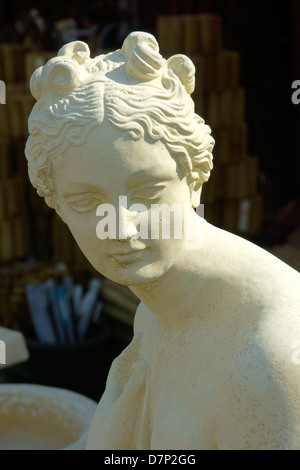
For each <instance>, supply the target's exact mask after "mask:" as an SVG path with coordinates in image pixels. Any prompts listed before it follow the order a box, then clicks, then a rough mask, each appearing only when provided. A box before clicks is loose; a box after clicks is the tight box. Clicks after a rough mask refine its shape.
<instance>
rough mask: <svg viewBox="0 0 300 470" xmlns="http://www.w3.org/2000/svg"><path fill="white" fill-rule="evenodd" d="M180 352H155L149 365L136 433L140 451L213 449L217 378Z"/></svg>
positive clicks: (186, 354) (203, 366) (200, 363)
mask: <svg viewBox="0 0 300 470" xmlns="http://www.w3.org/2000/svg"><path fill="white" fill-rule="evenodd" d="M179 349H180V347H179ZM184 349H185V348H183V350H184ZM183 350H182V353H183V354H182V355H181V354H179V353H178V348H177V349H176V353H173V354H172V353H171V351H172V348H171V351H170V354H169V353H168V351H164V352H162V353H161V354H160V353H159V352H158V353H157V355H155V356H153V357H155V359H153V360H150V362H149V373H148V376H147V385H146V387H145V395H144V405H143V411H142V413H141V420H140V421H139V426H138V428H137V429H138V432H137V434H136V436H137V443H136V445H137V447H139V448H141V449H152V450H162V449H169V450H172V449H174V450H176V449H186V450H193V449H202V450H210V449H214V448H215V441H214V437H213V436H214V435H215V429H214V416H215V411H216V403H217V398H215V395H216V381H217V375H216V373H215V372H214V370H213V369H211V368H209V369H208V368H207V367H205V365H204V364H203V362H201V361H197V359H196V358H195V357H193V358H192V357H188V356H189V353H188V352H187V351H186V352H185V353H184V351H183Z"/></svg>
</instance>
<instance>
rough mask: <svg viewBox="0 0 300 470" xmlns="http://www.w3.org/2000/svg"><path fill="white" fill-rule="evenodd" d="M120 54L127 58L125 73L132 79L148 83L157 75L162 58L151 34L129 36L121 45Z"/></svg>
mask: <svg viewBox="0 0 300 470" xmlns="http://www.w3.org/2000/svg"><path fill="white" fill-rule="evenodd" d="M122 52H123V53H124V55H125V56H126V57H127V58H128V61H127V64H126V69H127V73H128V74H130V75H131V76H132V77H133V78H136V79H138V80H141V81H148V80H152V79H153V78H155V77H157V76H158V75H159V73H160V70H161V68H162V64H163V58H162V56H161V55H160V53H159V47H158V44H157V41H156V39H155V37H154V36H152V34H149V33H143V32H140V31H137V32H134V33H131V34H129V36H127V38H126V39H125V41H124V43H123V46H122Z"/></svg>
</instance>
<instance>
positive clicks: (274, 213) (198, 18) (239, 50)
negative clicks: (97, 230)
mask: <svg viewBox="0 0 300 470" xmlns="http://www.w3.org/2000/svg"><path fill="white" fill-rule="evenodd" d="M135 30H143V31H148V32H150V33H152V34H154V35H155V36H156V37H157V39H158V41H159V45H160V49H161V53H162V54H163V55H164V57H166V58H167V57H169V56H170V55H173V54H176V53H184V54H186V55H188V56H189V57H190V58H191V59H192V60H193V62H194V64H195V66H196V88H195V92H194V94H193V96H192V97H193V99H194V102H195V108H196V112H197V113H198V114H200V115H201V116H202V117H203V118H204V119H205V121H206V122H207V124H208V125H210V126H211V128H212V135H213V137H214V138H215V140H216V146H215V151H214V170H213V172H212V176H211V179H210V181H209V182H208V183H207V184H206V185H205V187H204V190H203V200H202V202H203V203H204V204H205V206H204V212H205V218H206V219H207V220H208V221H209V222H211V223H213V224H215V225H217V226H219V227H221V228H224V229H225V230H229V231H231V232H233V233H236V234H238V235H240V236H242V237H245V238H247V239H249V240H251V241H253V242H254V243H256V244H258V245H260V246H262V247H264V248H265V249H267V250H269V251H270V252H272V253H273V254H275V255H276V256H278V257H279V258H281V259H282V260H283V261H285V262H287V263H288V264H290V265H291V266H292V267H294V268H295V269H297V270H299V271H300V228H299V226H300V198H299V197H300V195H299V186H300V185H299V181H300V134H299V122H300V105H298V106H297V104H294V103H293V102H292V94H293V92H294V91H295V90H293V89H292V83H293V82H294V81H295V80H300V2H299V1H297V0H294V1H293V0H286V1H285V2H284V4H282V3H281V2H278V3H276V2H273V1H270V0H260V1H258V0H251V1H250V0H222V1H221V0H219V1H217V0H203V1H201V0H185V1H184V2H183V1H180V0H160V1H157V0H152V1H151V2H145V1H143V0H85V1H84V2H83V1H82V0H81V1H78V0H72V1H68V0H66V1H64V2H62V1H58V0H52V1H51V2H42V1H31V0H24V1H22V2H19V1H16V0H2V1H0V80H3V81H4V82H5V85H6V100H5V104H1V105H0V326H4V327H8V328H12V329H16V330H20V331H22V332H23V334H24V335H25V338H26V341H27V345H28V348H29V351H30V359H29V361H27V362H26V363H24V364H22V365H19V366H15V367H13V368H11V369H9V370H7V371H6V372H5V374H4V372H1V371H0V382H1V381H2V382H5V381H16V382H17V381H19V382H20V381H21V382H33V383H41V384H46V385H55V386H61V387H65V388H70V389H72V390H75V391H78V392H81V393H84V394H86V395H88V396H90V397H91V398H94V399H96V400H98V399H99V398H100V396H101V393H102V391H103V389H104V386H105V379H106V375H107V372H108V369H109V367H110V364H111V361H112V360H113V358H114V357H115V356H116V355H117V354H119V353H120V351H121V350H122V349H123V348H124V347H125V346H126V345H127V344H128V343H129V341H130V339H131V337H132V322H133V316H134V312H135V309H136V307H137V305H138V299H137V298H136V297H135V296H134V295H133V294H132V293H131V291H129V289H128V288H127V287H124V286H118V285H116V284H115V283H113V282H111V281H109V280H108V279H104V278H103V277H102V276H100V275H99V273H97V272H95V271H94V270H93V268H92V267H91V266H90V265H89V263H88V262H87V261H86V260H85V259H84V257H83V255H82V254H81V252H80V250H79V249H78V247H77V246H76V243H75V242H74V240H73V238H72V236H71V234H70V233H69V230H68V228H67V227H66V226H65V225H64V224H63V222H62V221H61V220H60V219H59V218H58V217H57V216H56V214H55V213H54V212H53V211H52V210H50V209H49V208H48V207H47V206H46V204H45V203H44V201H43V199H41V198H39V197H38V196H37V195H36V192H35V190H34V189H33V188H32V187H31V185H30V183H29V180H28V176H27V163H26V159H25V156H24V146H25V142H26V139H27V135H28V129H27V121H28V116H29V113H30V111H31V108H32V106H33V104H34V100H33V98H32V97H31V95H30V92H29V80H30V76H31V74H32V73H33V71H34V70H35V69H36V68H38V67H39V66H41V65H43V64H44V63H45V62H46V61H47V60H48V59H49V58H51V57H53V56H54V55H56V53H57V51H58V49H59V48H60V47H61V46H62V45H63V44H65V43H66V42H69V41H73V40H76V39H80V40H83V41H86V42H87V43H88V44H89V46H90V49H91V54H92V56H94V55H98V54H101V53H106V52H109V51H111V50H114V49H116V48H119V47H121V46H122V42H123V40H124V39H125V37H126V36H127V34H128V33H130V32H131V31H135ZM2 101H3V100H2ZM51 296H52V297H51Z"/></svg>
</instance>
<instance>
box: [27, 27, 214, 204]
mask: <svg viewBox="0 0 300 470" xmlns="http://www.w3.org/2000/svg"><path fill="white" fill-rule="evenodd" d="M194 85H195V67H194V65H193V63H192V62H191V60H190V59H188V57H186V56H184V55H179V54H178V55H174V56H172V57H170V58H169V59H168V60H165V59H164V58H163V57H162V56H161V55H160V54H159V48H158V44H157V42H156V39H155V38H154V36H152V35H151V34H148V33H142V32H135V33H131V34H130V35H129V36H128V37H127V38H126V39H125V41H124V43H123V46H122V48H121V49H120V50H117V51H115V52H112V53H109V54H106V55H100V56H98V57H95V58H94V59H91V58H90V51H89V48H88V46H87V44H85V43H84V42H82V41H75V42H71V43H69V44H66V45H65V46H63V47H62V48H61V49H60V50H59V52H58V55H57V57H55V58H53V59H51V60H49V61H48V62H47V64H46V65H44V66H43V67H40V68H39V69H38V70H36V71H35V72H34V74H33V75H32V77H31V81H30V88H31V92H32V95H33V96H34V97H35V98H36V100H37V102H36V104H35V105H34V107H33V110H32V112H31V115H30V117H29V133H30V136H29V138H28V140H27V143H26V149H25V154H26V158H27V160H28V171H29V178H30V181H31V183H32V184H33V186H34V187H35V188H36V189H37V192H38V194H39V195H40V196H42V197H44V198H45V201H46V203H47V204H48V205H49V206H50V207H52V208H55V194H54V183H53V179H52V168H53V165H55V166H57V165H59V160H60V158H63V153H64V151H65V150H66V149H67V147H68V146H69V145H71V144H73V145H80V144H82V143H84V142H85V140H86V138H87V135H88V134H89V133H90V132H91V131H92V129H94V128H95V127H96V126H97V125H99V124H101V122H102V121H103V119H104V118H106V119H108V120H109V121H110V122H111V123H112V124H113V125H114V126H116V127H118V128H120V129H124V130H127V131H128V132H129V134H130V136H131V137H132V138H133V139H136V140H137V139H139V138H141V137H147V136H148V137H150V138H151V139H153V140H161V141H162V142H164V144H165V145H166V147H167V148H168V149H169V150H170V152H171V154H172V155H173V156H174V157H175V156H176V157H177V158H178V161H179V163H180V164H181V165H182V166H183V168H184V171H185V172H186V173H187V174H191V173H192V172H195V171H197V172H198V174H199V179H200V183H201V184H203V183H204V182H206V181H207V180H208V178H209V176H210V171H211V170H212V167H213V165H212V149H213V146H214V139H213V138H212V137H211V135H210V132H211V129H210V127H209V126H207V125H206V124H205V123H204V120H203V119H202V118H201V117H200V116H198V115H197V114H195V113H194V103H193V100H192V99H191V97H190V96H189V95H190V94H191V93H192V92H193V91H194ZM50 157H51V158H50ZM54 157H57V158H54Z"/></svg>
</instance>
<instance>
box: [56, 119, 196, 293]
mask: <svg viewBox="0 0 300 470" xmlns="http://www.w3.org/2000/svg"><path fill="white" fill-rule="evenodd" d="M61 161H62V164H61V165H60V166H59V168H56V169H55V170H54V182H55V198H56V204H57V210H58V212H59V213H60V215H61V216H62V217H63V219H64V220H65V222H66V223H67V225H68V226H69V228H70V230H71V232H72V234H73V236H74V238H75V240H76V241H77V243H78V245H79V247H80V249H81V250H82V252H83V253H84V254H85V256H86V257H87V259H88V260H89V261H90V263H91V264H92V265H93V266H94V267H95V269H96V270H97V271H99V272H100V273H101V274H103V275H104V276H106V277H108V278H110V279H112V280H113V281H115V282H118V283H121V284H126V285H131V286H134V285H142V284H146V283H148V282H151V281H154V280H156V279H158V278H159V277H161V276H162V275H163V274H164V273H166V272H167V271H168V270H169V269H170V267H171V266H172V265H173V263H174V262H175V260H176V258H177V257H178V255H179V253H180V252H181V250H183V249H184V243H185V240H184V238H183V237H181V238H180V239H176V238H174V230H173V227H172V226H171V228H170V239H163V238H162V237H161V234H160V236H159V239H153V238H151V230H150V222H151V215H150V213H151V204H163V203H164V204H167V205H169V206H171V205H172V204H174V203H175V204H177V205H181V206H183V205H186V207H187V205H189V207H190V208H191V189H190V186H189V185H188V183H187V178H186V176H185V175H184V174H183V173H182V171H181V169H180V167H179V164H178V162H176V160H175V159H174V158H173V157H172V156H171V155H170V153H169V151H168V150H167V148H166V147H165V145H164V144H163V143H162V142H160V141H156V142H155V143H152V142H151V143H150V142H147V141H145V140H144V139H140V140H138V141H134V140H133V139H132V138H130V136H129V134H128V133H126V132H124V131H120V130H118V129H117V128H115V127H114V126H113V125H112V124H110V123H109V122H106V121H104V122H103V123H102V124H101V125H99V126H98V127H97V128H96V129H94V130H93V131H92V132H91V133H90V134H89V136H88V139H87V142H86V143H85V144H83V145H80V146H72V147H70V148H69V149H68V150H67V151H66V153H65V154H64V155H63V158H62V159H61ZM120 196H123V197H124V196H126V198H127V209H128V210H127V211H126V209H125V212H126V215H127V220H128V221H129V222H130V221H131V222H132V221H134V218H135V217H136V215H137V212H134V211H132V210H129V209H130V207H131V206H132V205H133V204H143V205H144V206H145V207H146V211H145V212H144V214H146V215H147V214H149V217H148V223H149V236H148V238H147V236H146V237H145V236H144V238H143V236H142V234H141V237H134V236H132V234H131V230H130V228H129V229H128V237H127V238H126V239H124V238H122V237H120V233H119V231H118V225H119V219H120V217H122V215H121V212H122V214H123V217H124V210H123V209H121V210H120ZM123 200H124V199H123ZM102 204H110V205H111V206H113V207H114V208H115V214H116V219H117V220H116V226H117V233H116V238H106V239H99V238H98V236H97V234H96V227H97V224H98V222H99V221H100V220H101V217H100V218H99V216H97V215H96V211H97V208H98V207H99V205H102ZM189 212H190V213H194V211H193V210H192V208H191V209H190V210H189ZM102 215H104V214H103V212H102ZM102 219H103V217H102ZM122 220H123V219H122ZM135 228H136V226H135ZM135 232H136V231H135Z"/></svg>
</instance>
